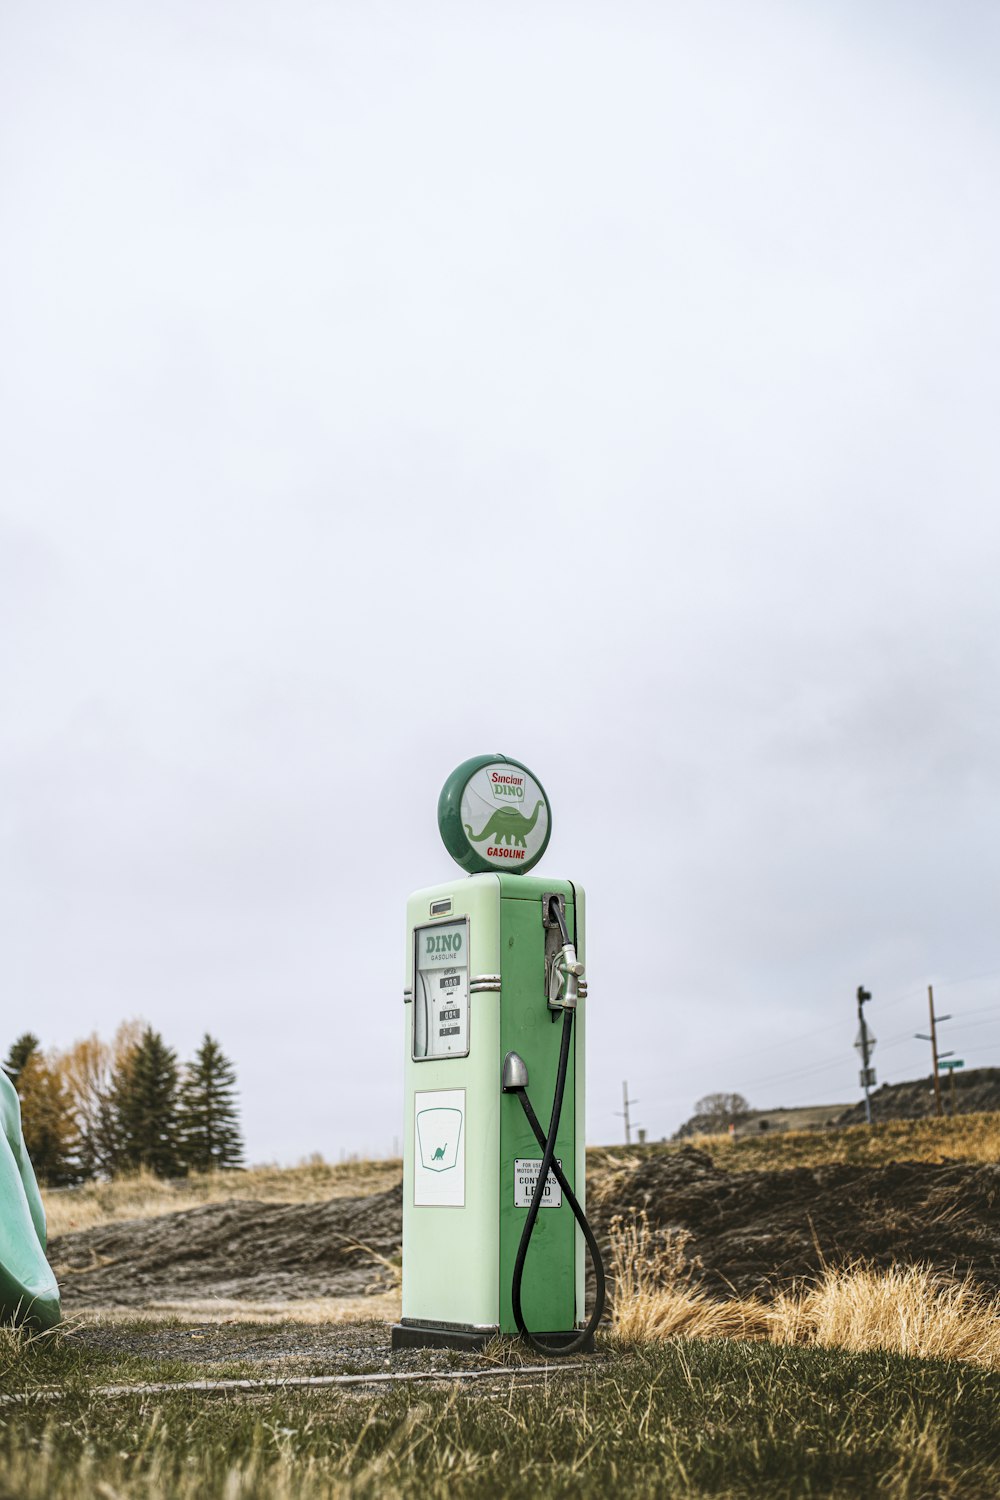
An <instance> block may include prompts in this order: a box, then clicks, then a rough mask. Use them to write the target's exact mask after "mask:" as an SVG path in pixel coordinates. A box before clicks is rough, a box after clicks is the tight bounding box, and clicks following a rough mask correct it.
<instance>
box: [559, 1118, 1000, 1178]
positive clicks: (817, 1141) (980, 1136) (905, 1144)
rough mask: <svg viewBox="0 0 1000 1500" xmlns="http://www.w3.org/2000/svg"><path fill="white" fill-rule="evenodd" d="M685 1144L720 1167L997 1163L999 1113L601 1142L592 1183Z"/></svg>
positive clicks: (594, 1154) (591, 1161) (591, 1165)
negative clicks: (626, 1143)
mask: <svg viewBox="0 0 1000 1500" xmlns="http://www.w3.org/2000/svg"><path fill="white" fill-rule="evenodd" d="M684 1146H697V1148H698V1149H699V1150H700V1151H707V1152H708V1154H709V1156H711V1158H712V1160H713V1161H714V1162H715V1164H716V1166H719V1167H725V1168H726V1169H727V1171H730V1172H778V1171H782V1170H783V1169H784V1168H786V1167H820V1166H826V1165H830V1164H839V1163H856V1164H858V1165H860V1166H869V1167H878V1166H882V1165H883V1164H884V1163H885V1162H890V1161H927V1162H943V1161H969V1162H995V1161H1000V1113H996V1112H994V1113H990V1114H976V1115H956V1116H955V1117H954V1118H951V1117H948V1116H946V1117H945V1118H944V1119H941V1120H938V1119H935V1118H933V1117H932V1118H928V1119H925V1120H887V1121H886V1122H885V1124H883V1125H877V1126H875V1127H874V1128H871V1127H869V1126H867V1125H849V1126H847V1127H845V1128H844V1129H842V1130H841V1129H837V1130H834V1129H830V1130H782V1131H777V1130H771V1131H762V1132H761V1133H760V1135H750V1136H743V1137H741V1138H740V1139H738V1140H731V1139H730V1137H729V1136H728V1135H699V1136H692V1137H690V1138H689V1139H688V1140H685V1141H667V1142H665V1143H661V1144H659V1145H655V1146H642V1147H638V1146H632V1147H618V1146H604V1147H597V1148H595V1149H593V1150H591V1151H589V1152H588V1153H587V1165H588V1185H589V1183H590V1174H591V1172H593V1173H594V1174H596V1176H597V1177H598V1178H600V1177H601V1176H603V1174H604V1173H605V1172H609V1171H612V1172H613V1171H615V1170H617V1169H618V1168H619V1167H620V1166H622V1165H629V1164H631V1165H637V1164H638V1163H639V1162H642V1161H646V1160H648V1158H649V1156H650V1155H658V1154H661V1153H666V1154H672V1153H675V1152H677V1151H680V1150H682V1149H683V1147H684ZM591 1191H593V1189H591Z"/></svg>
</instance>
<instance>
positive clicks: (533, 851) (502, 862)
mask: <svg viewBox="0 0 1000 1500" xmlns="http://www.w3.org/2000/svg"><path fill="white" fill-rule="evenodd" d="M438 827H439V828H440V830H441V837H442V839H443V840H444V844H445V848H446V849H447V850H448V853H449V854H450V855H451V857H452V859H454V860H455V861H456V863H457V864H459V865H460V866H461V867H462V869H463V870H467V871H468V872H469V873H470V874H481V873H484V872H486V871H489V870H506V871H509V872H511V873H519V874H524V873H526V872H527V871H528V870H530V869H531V868H532V867H533V866H534V865H536V864H537V863H538V861H539V860H540V859H541V857H542V855H543V854H544V853H545V849H546V846H547V845H548V842H549V835H550V834H551V832H552V813H551V810H550V808H549V799H548V797H547V796H546V795H545V789H544V787H543V786H542V784H541V782H540V781H539V780H538V779H537V777H535V776H533V775H532V773H531V772H530V771H529V770H528V768H527V766H523V765H521V763H520V761H516V760H509V759H508V758H507V757H506V756H505V755H477V756H474V757H473V758H472V759H471V760H467V761H463V763H462V764H461V765H460V766H459V767H458V768H457V769H456V770H454V771H453V772H452V773H451V775H450V776H449V777H448V780H447V781H446V782H445V784H444V787H443V788H442V791H441V796H440V797H439V799H438Z"/></svg>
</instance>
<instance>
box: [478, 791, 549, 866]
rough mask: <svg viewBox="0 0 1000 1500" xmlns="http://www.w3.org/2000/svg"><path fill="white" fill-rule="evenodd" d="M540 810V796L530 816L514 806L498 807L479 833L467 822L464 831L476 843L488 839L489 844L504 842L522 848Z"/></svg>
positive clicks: (514, 847) (536, 820) (515, 847)
mask: <svg viewBox="0 0 1000 1500" xmlns="http://www.w3.org/2000/svg"><path fill="white" fill-rule="evenodd" d="M541 810H542V799H541V798H540V797H539V799H538V801H537V802H536V803H535V810H534V812H533V813H532V814H531V817H530V818H526V817H525V816H524V813H522V812H518V810H517V808H516V807H498V808H497V810H496V812H494V813H493V814H492V815H491V816H490V818H489V820H488V822H487V824H486V827H485V828H484V829H483V830H482V832H481V833H473V831H472V827H471V825H470V824H468V823H466V825H465V831H466V833H467V834H468V835H469V838H470V839H472V840H473V842H474V843H477V844H483V843H485V842H486V840H487V839H488V840H489V841H490V843H491V844H506V845H508V847H509V848H512V849H524V848H525V847H526V842H527V838H528V834H529V833H531V831H532V829H533V828H534V826H535V824H536V823H537V822H538V814H539V813H540V812H541ZM487 852H489V851H487Z"/></svg>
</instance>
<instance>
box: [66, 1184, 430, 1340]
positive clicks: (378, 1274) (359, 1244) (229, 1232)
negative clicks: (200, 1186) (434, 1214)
mask: <svg viewBox="0 0 1000 1500" xmlns="http://www.w3.org/2000/svg"><path fill="white" fill-rule="evenodd" d="M401 1237H402V1189H401V1188H399V1187H395V1188H390V1189H389V1190H388V1192H384V1193H376V1194H373V1195H371V1196H370V1197H364V1198H334V1199H332V1200H331V1201H330V1202H328V1203H294V1204H289V1205H286V1204H274V1203H252V1202H236V1203H222V1204H208V1205H206V1207H204V1208H195V1209H190V1210H188V1211H187V1212H182V1213H172V1214H164V1215H162V1216H161V1217H159V1218H155V1219H128V1220H125V1221H124V1222H120V1223H116V1224H107V1225H103V1226H101V1227H99V1228H96V1229H86V1230H81V1231H79V1232H78V1233H76V1234H64V1235H60V1236H59V1238H58V1239H54V1240H53V1241H52V1243H51V1246H50V1252H51V1258H52V1262H53V1265H54V1266H55V1268H56V1275H57V1276H58V1278H59V1283H60V1288H61V1290H62V1293H63V1301H64V1305H65V1306H66V1307H67V1308H68V1309H70V1310H71V1309H72V1308H73V1307H86V1306H106V1305H109V1304H117V1305H118V1306H124V1307H141V1306H143V1305H144V1304H146V1303H149V1302H154V1301H155V1302H174V1301H184V1300H186V1299H189V1298H209V1297H227V1298H247V1299H257V1300H268V1299H273V1300H281V1299H285V1298H288V1299H296V1298H303V1297H349V1296H358V1295H362V1294H364V1293H365V1292H367V1291H373V1290H378V1289H380V1287H381V1286H383V1285H384V1284H385V1283H386V1281H387V1279H390V1278H391V1273H390V1272H389V1270H388V1268H387V1267H386V1266H385V1265H384V1264H383V1262H382V1261H381V1260H380V1259H379V1257H385V1259H386V1260H390V1261H391V1260H393V1259H397V1260H398V1257H399V1252H400V1240H401Z"/></svg>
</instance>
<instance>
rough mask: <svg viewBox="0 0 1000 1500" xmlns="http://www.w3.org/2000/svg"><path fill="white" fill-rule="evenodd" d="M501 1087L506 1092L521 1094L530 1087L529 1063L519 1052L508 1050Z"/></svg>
mask: <svg viewBox="0 0 1000 1500" xmlns="http://www.w3.org/2000/svg"><path fill="white" fill-rule="evenodd" d="M500 1087H501V1088H502V1089H503V1092H504V1093H505V1094H519V1093H521V1092H522V1091H523V1090H524V1089H526V1088H527V1087H528V1064H527V1063H526V1062H525V1060H524V1058H523V1057H522V1056H521V1054H520V1053H519V1052H508V1053H507V1056H506V1057H505V1058H504V1060H503V1073H502V1075H501V1078H500Z"/></svg>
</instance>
